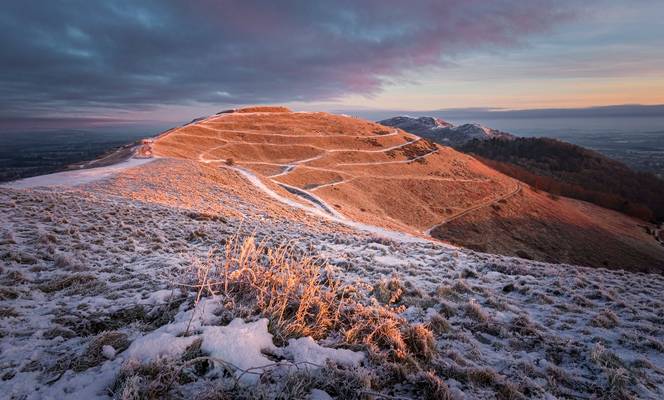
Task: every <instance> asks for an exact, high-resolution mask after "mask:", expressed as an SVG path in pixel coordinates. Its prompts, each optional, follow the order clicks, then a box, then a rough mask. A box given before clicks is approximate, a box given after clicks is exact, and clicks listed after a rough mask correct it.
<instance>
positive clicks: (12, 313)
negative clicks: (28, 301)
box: [0, 307, 20, 319]
mask: <svg viewBox="0 0 664 400" xmlns="http://www.w3.org/2000/svg"><path fill="white" fill-rule="evenodd" d="M19 315H20V314H19V313H18V312H17V311H16V310H15V309H13V308H12V307H0V319H2V318H15V317H18V316H19Z"/></svg>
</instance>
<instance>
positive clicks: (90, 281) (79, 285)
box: [37, 274, 105, 294]
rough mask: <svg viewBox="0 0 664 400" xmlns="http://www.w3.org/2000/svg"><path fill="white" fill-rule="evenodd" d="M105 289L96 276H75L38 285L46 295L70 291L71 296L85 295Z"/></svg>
mask: <svg viewBox="0 0 664 400" xmlns="http://www.w3.org/2000/svg"><path fill="white" fill-rule="evenodd" d="M103 287H105V284H104V282H100V281H99V280H97V278H96V277H95V276H94V275H87V274H75V275H71V276H65V277H60V278H55V279H52V280H50V281H48V282H44V283H42V284H41V285H38V286H37V288H38V289H39V290H41V291H42V292H44V293H53V292H59V291H62V290H65V289H68V290H69V292H70V294H84V293H90V292H93V291H97V290H99V291H101V289H102V288H103Z"/></svg>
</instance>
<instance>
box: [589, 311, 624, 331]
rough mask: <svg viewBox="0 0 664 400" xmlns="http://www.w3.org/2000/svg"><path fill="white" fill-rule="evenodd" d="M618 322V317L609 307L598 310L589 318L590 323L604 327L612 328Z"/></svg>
mask: <svg viewBox="0 0 664 400" xmlns="http://www.w3.org/2000/svg"><path fill="white" fill-rule="evenodd" d="M619 323H620V318H618V316H617V315H616V313H614V312H613V311H611V310H609V309H605V310H602V311H600V312H599V313H598V314H597V315H596V316H595V317H594V318H593V319H592V320H590V325H592V326H598V327H602V328H606V329H612V328H615V327H616V326H618V325H619Z"/></svg>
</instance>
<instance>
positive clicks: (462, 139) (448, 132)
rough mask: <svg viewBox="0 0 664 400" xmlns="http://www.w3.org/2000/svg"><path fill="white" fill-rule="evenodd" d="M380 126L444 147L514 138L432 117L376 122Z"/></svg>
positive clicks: (484, 127)
mask: <svg viewBox="0 0 664 400" xmlns="http://www.w3.org/2000/svg"><path fill="white" fill-rule="evenodd" d="M378 123H379V124H381V125H385V126H390V127H394V128H399V129H403V130H404V131H406V132H410V133H414V134H416V135H418V136H421V137H423V138H427V139H430V140H432V141H434V142H436V143H440V144H442V145H445V146H452V147H459V146H462V145H464V144H466V143H467V142H469V141H471V140H474V139H477V140H487V139H494V138H495V139H504V140H511V139H514V136H513V135H511V134H509V133H507V132H502V131H499V130H497V129H492V128H488V127H486V126H482V125H480V124H475V123H471V124H463V125H459V126H454V125H453V124H451V123H449V122H447V121H443V120H442V119H440V118H434V117H417V118H414V117H406V116H399V117H394V118H389V119H385V120H382V121H379V122H378Z"/></svg>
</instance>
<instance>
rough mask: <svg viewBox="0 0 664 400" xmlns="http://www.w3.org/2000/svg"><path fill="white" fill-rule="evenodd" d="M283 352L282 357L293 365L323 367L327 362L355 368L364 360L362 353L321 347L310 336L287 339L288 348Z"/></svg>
mask: <svg viewBox="0 0 664 400" xmlns="http://www.w3.org/2000/svg"><path fill="white" fill-rule="evenodd" d="M283 351H284V355H285V356H287V357H288V358H290V359H292V360H293V362H295V363H311V364H315V365H316V366H323V365H325V362H326V361H328V360H329V361H334V362H336V363H338V364H342V365H347V366H356V365H359V364H360V363H361V362H362V360H364V353H361V352H356V351H351V350H346V349H330V348H327V347H322V346H321V345H319V344H318V343H316V342H315V341H314V339H312V338H311V336H307V337H302V338H299V339H289V340H288V346H286V347H285V348H284V350H283ZM305 367H307V368H309V367H313V365H307V366H305Z"/></svg>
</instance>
